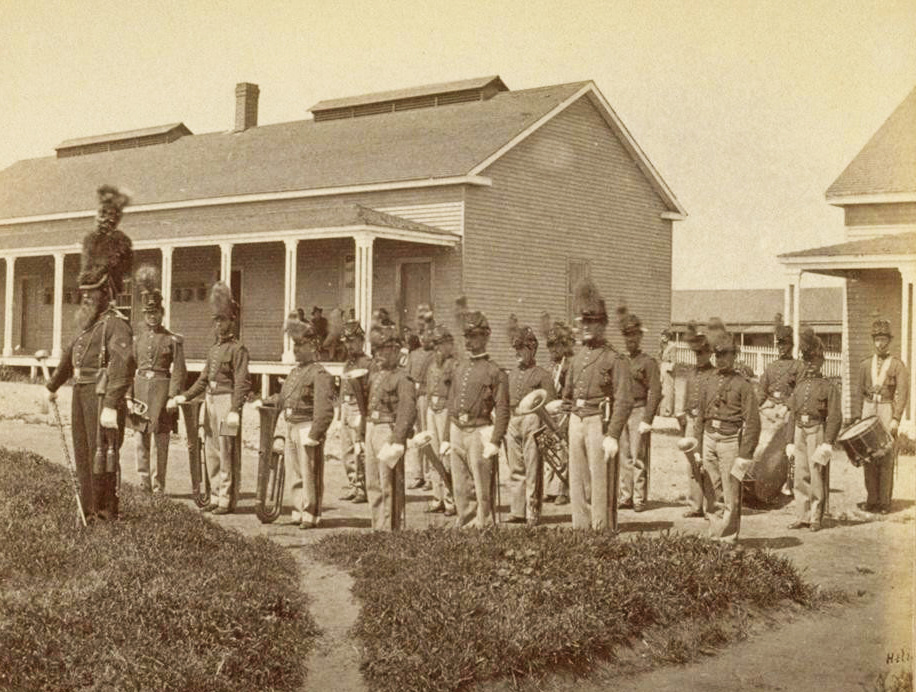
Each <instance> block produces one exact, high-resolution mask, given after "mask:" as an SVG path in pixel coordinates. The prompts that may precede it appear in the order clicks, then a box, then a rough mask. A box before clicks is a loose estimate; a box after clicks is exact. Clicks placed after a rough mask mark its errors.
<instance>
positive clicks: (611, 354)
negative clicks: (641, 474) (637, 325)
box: [563, 279, 632, 531]
mask: <svg viewBox="0 0 916 692" xmlns="http://www.w3.org/2000/svg"><path fill="white" fill-rule="evenodd" d="M576 311H577V312H578V313H579V318H580V320H581V322H582V349H581V350H580V351H579V352H578V353H576V355H575V356H573V359H572V361H571V363H570V366H569V374H568V376H567V378H566V386H565V388H564V390H563V399H564V401H565V402H566V404H567V406H568V407H569V408H570V417H569V491H570V499H571V500H572V522H573V528H576V529H584V528H588V527H591V528H593V529H606V528H608V527H610V528H611V530H613V531H616V530H617V487H618V482H619V481H618V476H619V473H618V466H617V464H618V458H617V452H618V448H619V442H618V440H619V439H620V435H621V433H622V432H623V427H624V425H625V424H626V421H627V418H629V415H630V408H631V406H632V401H631V398H630V379H631V378H630V371H629V367H628V365H627V362H626V360H625V359H624V358H623V357H622V356H621V355H620V354H619V353H617V351H615V350H614V348H613V347H611V346H610V344H608V343H607V341H606V340H605V336H604V335H605V331H606V329H607V323H608V315H607V310H606V309H605V305H604V299H603V298H602V297H601V295H600V294H599V293H598V289H597V288H596V287H595V285H594V284H593V283H592V282H591V280H589V279H585V280H583V281H582V282H581V283H580V284H579V285H578V286H577V287H576Z"/></svg>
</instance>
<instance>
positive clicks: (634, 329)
mask: <svg viewBox="0 0 916 692" xmlns="http://www.w3.org/2000/svg"><path fill="white" fill-rule="evenodd" d="M617 321H618V322H620V332H621V333H622V334H623V335H624V336H627V335H630V334H642V322H641V321H640V319H639V318H638V317H637V316H636V315H634V314H633V313H631V312H630V311H629V310H627V306H626V305H620V306H618V307H617Z"/></svg>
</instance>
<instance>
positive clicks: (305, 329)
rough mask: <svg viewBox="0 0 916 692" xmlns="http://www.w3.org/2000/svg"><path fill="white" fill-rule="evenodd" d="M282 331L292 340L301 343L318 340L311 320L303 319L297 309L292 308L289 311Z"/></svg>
mask: <svg viewBox="0 0 916 692" xmlns="http://www.w3.org/2000/svg"><path fill="white" fill-rule="evenodd" d="M283 331H284V332H286V335H287V336H288V337H289V338H290V339H292V340H293V342H294V343H297V344H301V343H304V342H308V341H318V338H319V337H318V332H317V331H316V330H315V325H313V324H312V321H311V320H304V319H302V318H301V317H300V316H299V311H298V310H294V311H293V312H291V313H289V315H288V316H287V318H286V323H285V324H284V325H283Z"/></svg>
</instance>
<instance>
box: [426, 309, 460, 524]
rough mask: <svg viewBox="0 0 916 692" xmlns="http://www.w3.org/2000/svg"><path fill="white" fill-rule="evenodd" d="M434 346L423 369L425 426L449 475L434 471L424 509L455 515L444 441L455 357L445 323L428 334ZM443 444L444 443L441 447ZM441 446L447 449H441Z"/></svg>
mask: <svg viewBox="0 0 916 692" xmlns="http://www.w3.org/2000/svg"><path fill="white" fill-rule="evenodd" d="M430 337H431V339H432V342H433V344H434V346H435V356H434V357H433V359H432V361H431V362H430V364H429V368H427V370H426V394H427V409H426V429H427V430H428V431H429V433H430V445H431V446H432V449H433V451H434V452H435V453H436V454H438V455H439V460H440V461H441V463H442V465H443V470H445V471H447V473H448V478H445V477H444V476H443V475H442V474H439V473H436V474H434V476H433V500H432V502H430V504H429V506H428V507H427V510H426V511H427V512H432V513H435V512H444V513H445V515H446V516H449V517H453V516H455V498H454V496H453V494H452V491H451V490H450V488H451V459H450V458H449V455H448V452H447V445H448V443H447V442H445V439H446V431H447V428H448V426H449V420H448V398H449V392H450V391H451V388H452V382H453V381H454V378H455V368H456V367H457V365H458V361H457V359H456V358H455V338H454V337H453V336H452V334H451V332H450V331H449V330H448V328H446V327H445V326H444V325H436V326H435V327H434V328H433V329H432V332H431V334H430ZM444 446H445V447H444ZM443 448H445V449H446V451H445V453H443Z"/></svg>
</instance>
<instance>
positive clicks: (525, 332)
mask: <svg viewBox="0 0 916 692" xmlns="http://www.w3.org/2000/svg"><path fill="white" fill-rule="evenodd" d="M512 348H514V349H516V350H519V349H522V348H527V349H531V350H532V351H537V349H538V337H537V335H536V334H535V333H534V330H533V329H532V328H531V327H527V326H525V327H519V328H518V331H517V332H516V333H515V336H514V337H513V339H512Z"/></svg>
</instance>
